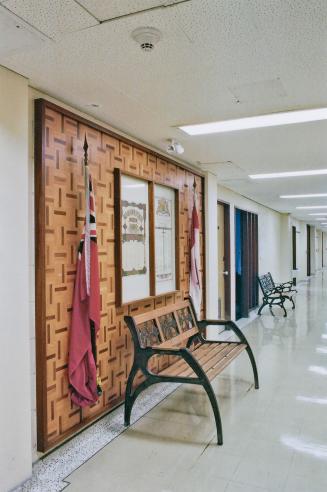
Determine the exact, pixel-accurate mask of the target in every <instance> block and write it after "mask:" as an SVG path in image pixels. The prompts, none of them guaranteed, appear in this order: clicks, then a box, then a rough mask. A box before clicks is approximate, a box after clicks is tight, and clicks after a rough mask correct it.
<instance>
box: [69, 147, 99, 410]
mask: <svg viewBox="0 0 327 492" xmlns="http://www.w3.org/2000/svg"><path fill="white" fill-rule="evenodd" d="M86 145H87V144H86ZM86 149H87V147H86ZM85 152H86V151H85ZM86 162H87V161H86ZM85 185H86V186H85V195H86V202H85V203H86V212H85V223H84V230H83V234H82V237H81V241H80V245H79V249H78V260H77V272H76V279H75V288H74V299H73V314H72V323H71V328H70V346H69V363H68V375H69V382H70V389H71V399H72V401H73V402H74V403H75V404H76V405H78V406H80V407H85V406H87V405H91V404H92V403H95V402H96V401H97V400H98V391H97V369H96V348H95V337H96V334H97V332H98V330H99V328H100V286H99V264H98V247H97V234H96V217H95V200H94V194H93V186H92V178H91V175H89V172H88V166H87V165H86V166H85Z"/></svg>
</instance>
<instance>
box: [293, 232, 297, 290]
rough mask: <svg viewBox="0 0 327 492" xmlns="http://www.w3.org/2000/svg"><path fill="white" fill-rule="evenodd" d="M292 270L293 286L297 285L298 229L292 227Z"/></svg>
mask: <svg viewBox="0 0 327 492" xmlns="http://www.w3.org/2000/svg"><path fill="white" fill-rule="evenodd" d="M292 265H293V266H292V268H293V285H296V277H294V273H295V271H296V270H297V266H296V227H295V226H292Z"/></svg>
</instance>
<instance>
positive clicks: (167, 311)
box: [133, 301, 190, 325]
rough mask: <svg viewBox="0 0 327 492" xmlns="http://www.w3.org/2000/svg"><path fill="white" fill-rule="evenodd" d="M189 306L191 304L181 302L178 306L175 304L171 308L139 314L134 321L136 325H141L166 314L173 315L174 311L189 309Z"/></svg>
mask: <svg viewBox="0 0 327 492" xmlns="http://www.w3.org/2000/svg"><path fill="white" fill-rule="evenodd" d="M189 305H190V303H189V302H188V301H181V302H178V303H177V304H173V305H170V306H163V307H161V308H157V309H155V310H152V311H148V312H146V313H142V314H137V315H136V316H133V319H134V321H135V324H136V325H140V324H141V323H144V322H145V321H150V320H151V319H154V318H160V316H164V315H165V314H170V313H173V312H174V311H179V310H180V309H183V308H185V307H189Z"/></svg>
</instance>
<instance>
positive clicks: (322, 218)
mask: <svg viewBox="0 0 327 492" xmlns="http://www.w3.org/2000/svg"><path fill="white" fill-rule="evenodd" d="M315 220H327V218H326V217H319V218H318V219H315Z"/></svg>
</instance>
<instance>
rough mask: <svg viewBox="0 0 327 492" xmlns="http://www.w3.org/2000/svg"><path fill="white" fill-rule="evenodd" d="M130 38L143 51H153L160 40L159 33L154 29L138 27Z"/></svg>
mask: <svg viewBox="0 0 327 492" xmlns="http://www.w3.org/2000/svg"><path fill="white" fill-rule="evenodd" d="M132 38H133V39H134V41H136V42H137V43H138V44H139V45H140V48H141V50H143V51H153V49H154V47H155V45H156V44H157V43H158V42H159V41H160V39H161V32H160V31H159V29H156V28H155V27H138V28H137V29H135V30H134V31H133V32H132Z"/></svg>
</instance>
